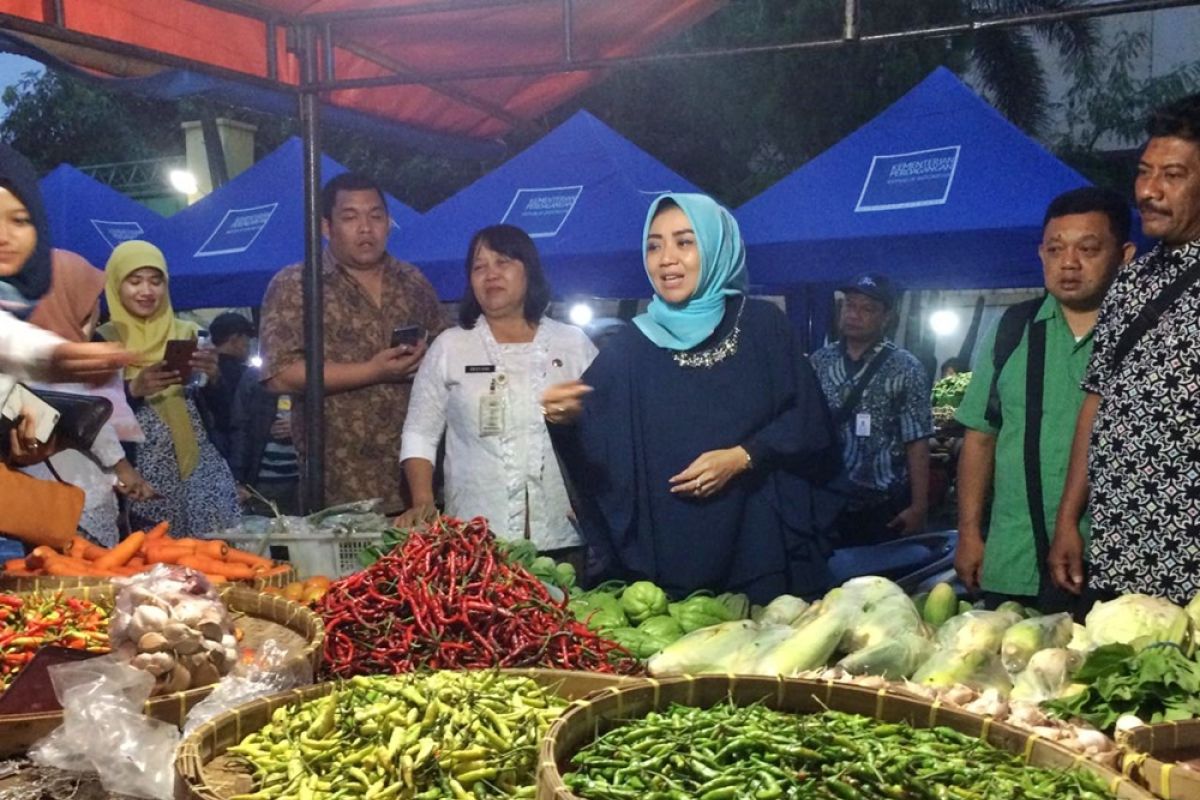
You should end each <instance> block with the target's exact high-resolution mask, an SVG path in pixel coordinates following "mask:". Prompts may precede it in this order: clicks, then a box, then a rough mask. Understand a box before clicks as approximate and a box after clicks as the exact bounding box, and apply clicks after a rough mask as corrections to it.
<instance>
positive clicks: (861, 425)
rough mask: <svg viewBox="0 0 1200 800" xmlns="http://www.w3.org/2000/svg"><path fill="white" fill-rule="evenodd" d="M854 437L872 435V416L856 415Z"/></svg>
mask: <svg viewBox="0 0 1200 800" xmlns="http://www.w3.org/2000/svg"><path fill="white" fill-rule="evenodd" d="M854 435H855V436H862V437H866V436H870V435H871V415H870V414H865V413H859V414H855V415H854Z"/></svg>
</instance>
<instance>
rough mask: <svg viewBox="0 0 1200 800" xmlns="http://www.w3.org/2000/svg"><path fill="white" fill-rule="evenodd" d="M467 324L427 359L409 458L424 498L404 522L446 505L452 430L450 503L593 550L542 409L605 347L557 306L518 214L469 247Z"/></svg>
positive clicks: (467, 514) (405, 455)
mask: <svg viewBox="0 0 1200 800" xmlns="http://www.w3.org/2000/svg"><path fill="white" fill-rule="evenodd" d="M466 275H467V290H466V294H465V296H464V297H463V300H462V303H461V304H460V305H459V326H458V327H456V328H453V329H450V330H447V331H444V332H443V333H442V334H441V335H440V336H438V338H437V339H436V340H434V342H433V344H431V345H430V346H429V352H428V353H427V354H426V356H425V360H424V361H423V362H422V364H421V369H420V371H419V372H418V373H417V378H416V381H415V383H414V384H413V395H412V402H411V403H410V405H409V410H408V418H407V420H406V421H405V423H404V437H403V444H402V447H401V451H400V459H401V461H402V462H403V465H404V475H405V478H406V479H407V481H408V485H409V487H410V489H411V491H412V500H413V506H412V508H411V509H410V510H409V511H406V512H405V513H404V514H403V515H402V516H401V517H400V519H399V520H398V521H397V524H399V525H401V526H406V525H411V524H414V523H416V522H419V521H421V520H423V519H426V518H428V517H430V516H432V515H433V514H435V513H436V508H435V507H434V496H433V469H434V462H435V461H436V459H437V450H438V442H439V440H440V439H441V438H442V434H443V432H444V433H445V436H446V463H445V475H446V487H445V495H446V498H445V499H446V503H445V506H446V513H447V514H450V515H452V516H456V517H463V518H471V517H475V516H484V517H487V519H488V522H489V524H490V525H491V528H492V530H493V532H495V534H496V535H497V536H498V537H500V538H502V539H531V540H532V541H533V542H534V544H535V545H537V548H538V550H541V551H543V552H549V553H551V554H553V555H555V556H556V557H558V558H559V559H560V560H561V559H563V558H572V559H574V560H576V561H577V562H581V561H582V558H581V556H582V546H583V541H582V539H580V538H579V535H578V533H576V531H575V528H574V526H573V522H572V515H571V506H570V503H569V501H568V499H567V491H566V488H565V487H564V485H563V478H562V474H561V473H560V471H559V467H558V462H557V461H556V459H555V457H554V450H553V448H552V447H551V444H550V438H549V436H548V434H547V432H546V425H545V423H544V422H543V420H542V413H541V408H540V406H539V399H538V398H540V397H541V394H542V392H543V391H544V390H545V389H546V387H548V386H551V385H553V384H556V383H560V382H562V381H567V380H572V379H575V378H578V377H579V376H580V375H581V374H583V371H584V370H585V369H586V368H587V365H588V364H590V363H591V361H592V359H593V358H594V357H595V355H596V348H595V347H594V346H593V345H592V343H591V341H589V340H588V338H587V335H586V334H584V332H583V331H581V330H580V329H578V328H576V327H574V326H571V325H564V324H562V323H560V322H555V321H554V320H552V319H550V318H548V317H546V316H545V313H546V308H547V307H548V306H549V304H550V287H549V285H548V284H547V283H546V278H545V275H544V274H543V272H542V265H541V260H540V259H539V257H538V252H537V248H536V247H535V246H534V244H533V240H532V239H530V238H529V236H528V235H527V234H526V233H525V232H524V231H522V230H521V229H520V228H516V227H513V226H512V225H493V226H491V227H488V228H484V229H483V230H481V231H479V232H478V233H476V234H475V236H474V237H473V238H472V239H471V244H470V246H469V247H468V248H467V258H466Z"/></svg>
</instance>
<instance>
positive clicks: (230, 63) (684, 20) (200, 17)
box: [0, 0, 725, 139]
mask: <svg viewBox="0 0 1200 800" xmlns="http://www.w3.org/2000/svg"><path fill="white" fill-rule="evenodd" d="M724 2H725V0H568V1H564V0H450V1H449V2H447V1H446V0H436V1H435V2H428V0H150V1H148V0H59V2H58V3H57V5H59V6H60V7H61V10H62V13H61V16H58V15H57V13H56V9H55V6H56V3H55V2H51V1H50V0H6V2H5V3H4V4H3V6H2V8H3V13H0V28H3V27H9V28H10V30H12V31H14V32H16V33H17V34H18V35H20V36H21V37H22V38H25V39H27V40H31V41H33V42H34V43H35V44H37V45H38V46H40V47H42V48H43V49H46V50H49V51H50V52H52V53H53V54H55V55H57V56H58V57H60V58H62V59H64V60H66V61H69V62H71V63H73V64H76V65H79V66H84V67H87V68H90V69H94V70H98V71H101V72H106V73H108V74H113V75H122V76H130V75H146V74H149V73H152V72H154V71H156V70H161V69H163V68H164V65H163V59H162V58H159V57H156V55H155V54H165V55H166V56H167V57H168V59H167V60H168V61H169V63H170V66H177V67H185V68H186V67H191V68H194V69H196V70H199V71H209V72H212V71H213V70H214V68H216V70H217V72H218V73H219V74H223V76H224V77H235V78H236V77H243V78H247V77H248V78H249V79H251V80H253V79H260V81H262V82H271V83H275V82H278V83H279V84H282V85H286V86H288V87H296V86H298V85H299V80H300V67H299V62H298V60H297V59H296V57H295V56H294V55H293V54H292V53H291V52H289V50H288V47H287V35H288V30H289V29H290V28H293V27H295V26H298V25H305V24H314V25H316V26H317V31H318V35H325V34H326V32H327V34H328V37H329V38H328V44H326V43H323V46H324V47H325V52H330V50H329V46H330V44H331V45H332V52H333V69H332V74H330V73H329V69H328V66H327V65H325V66H324V71H323V74H322V75H321V77H320V82H321V83H322V85H324V86H329V87H332V88H333V89H334V90H333V91H326V92H325V93H324V94H323V100H325V101H326V102H330V103H332V104H334V105H337V106H342V107H344V108H348V109H352V110H356V111H360V112H364V113H367V114H370V115H373V116H375V117H379V118H382V119H384V120H387V121H392V122H400V123H404V124H406V125H409V126H412V127H415V128H419V129H424V130H428V131H434V132H438V133H443V134H450V135H455V136H463V137H469V138H473V139H488V138H494V137H497V136H500V135H503V134H504V133H506V132H507V131H509V130H510V129H512V128H513V127H514V126H515V125H518V124H520V123H522V122H524V121H527V120H531V119H534V118H536V117H537V116H539V115H541V114H543V113H544V112H546V111H547V110H549V109H551V108H553V107H555V106H556V105H558V104H560V103H562V102H563V101H564V100H565V99H566V98H568V97H570V96H572V95H574V94H575V93H577V92H579V91H580V90H582V89H583V88H585V87H586V86H588V85H589V84H590V83H592V82H593V81H595V80H596V79H597V78H598V77H599V74H598V73H597V72H596V71H591V72H584V71H580V72H559V73H558V74H552V73H551V72H550V70H549V69H547V67H550V66H552V65H558V66H559V67H560V68H570V64H569V63H568V61H567V58H566V55H567V53H566V52H565V51H566V50H567V49H568V47H569V49H570V58H571V61H574V62H585V63H586V62H594V61H596V60H602V59H614V58H621V57H625V56H631V55H636V54H640V53H645V52H647V51H649V50H651V48H653V47H654V46H655V45H657V44H659V43H661V42H663V41H665V40H667V39H669V38H671V37H672V36H675V35H677V34H679V33H681V32H682V31H684V30H685V29H687V28H688V27H689V26H691V25H693V24H695V23H696V22H697V21H699V20H701V19H703V18H704V17H706V16H707V15H709V14H710V13H712V12H713V11H714V10H716V9H717V8H719V7H720V6H721V5H723V4H724ZM6 15H7V16H8V17H11V18H12V19H9V20H6V19H5V16H6ZM6 22H8V23H9V24H8V25H5V23H6ZM22 23H23V24H22ZM28 23H34V24H28ZM568 30H569V31H570V33H569V35H568V34H567V33H566V31H568ZM97 43H99V44H101V45H105V46H101V47H98V48H97V47H93V46H92V45H95V44H97ZM568 43H569V44H568ZM114 44H115V45H119V46H118V47H113V46H110V45H114ZM120 46H132V48H138V49H130V48H129V47H120ZM272 48H273V50H274V53H273V56H274V58H273V59H272V58H271V57H270V56H269V52H270V50H271V49H272ZM272 60H273V61H274V64H273V65H272V63H271V62H272ZM526 68H528V72H527V73H526V74H514V73H521V72H522V70H525V69H526ZM464 72H470V73H471V75H472V77H475V76H479V75H486V77H479V78H478V79H473V80H454V81H443V80H440V78H442V77H444V76H446V75H461V74H462V73H464ZM495 72H506V73H507V74H506V75H504V76H495V75H491V74H488V73H495ZM388 77H392V78H395V77H399V78H400V79H403V80H408V81H412V82H411V83H406V84H404V85H388V86H375V85H369V86H362V85H361V84H359V85H355V86H353V87H352V88H339V83H340V82H343V81H354V80H358V79H383V78H388ZM423 80H424V81H426V82H425V83H422V81H423Z"/></svg>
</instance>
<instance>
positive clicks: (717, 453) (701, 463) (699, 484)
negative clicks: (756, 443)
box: [670, 445, 750, 498]
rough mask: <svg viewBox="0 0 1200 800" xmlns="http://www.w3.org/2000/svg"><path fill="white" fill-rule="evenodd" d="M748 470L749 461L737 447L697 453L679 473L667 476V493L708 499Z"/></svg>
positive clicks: (742, 448)
mask: <svg viewBox="0 0 1200 800" xmlns="http://www.w3.org/2000/svg"><path fill="white" fill-rule="evenodd" d="M749 468H750V459H749V458H748V454H747V453H746V449H745V448H744V447H741V446H740V445H739V446H738V447H730V448H728V449H726V450H709V451H708V452H707V453H701V454H700V455H699V456H698V457H697V458H696V460H695V461H693V462H692V463H691V464H688V466H687V469H685V470H684V471H683V472H680V473H679V474H678V475H673V476H672V477H671V479H670V482H671V493H672V494H682V495H685V496H687V497H695V498H704V497H712V496H713V495H714V494H717V493H718V492H720V491H721V490H722V489H724V488H725V485H726V484H728V483H729V481H731V480H732V479H733V478H735V477H737V476H738V475H739V474H741V473H743V472H745V471H746V470H747V469H749Z"/></svg>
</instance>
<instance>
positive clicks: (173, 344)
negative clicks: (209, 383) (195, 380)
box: [163, 339, 196, 383]
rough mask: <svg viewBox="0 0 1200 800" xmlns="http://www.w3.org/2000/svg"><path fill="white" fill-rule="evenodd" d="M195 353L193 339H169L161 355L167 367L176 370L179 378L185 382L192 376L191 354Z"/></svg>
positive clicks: (194, 341)
mask: <svg viewBox="0 0 1200 800" xmlns="http://www.w3.org/2000/svg"><path fill="white" fill-rule="evenodd" d="M195 354H196V340H195V339H170V340H168V341H167V349H166V352H165V354H164V355H163V361H165V362H166V364H167V369H169V370H171V371H172V372H178V373H179V377H180V379H181V380H182V381H183V382H184V383H187V382H188V380H189V379H190V378H191V377H192V356H194V355H195Z"/></svg>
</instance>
